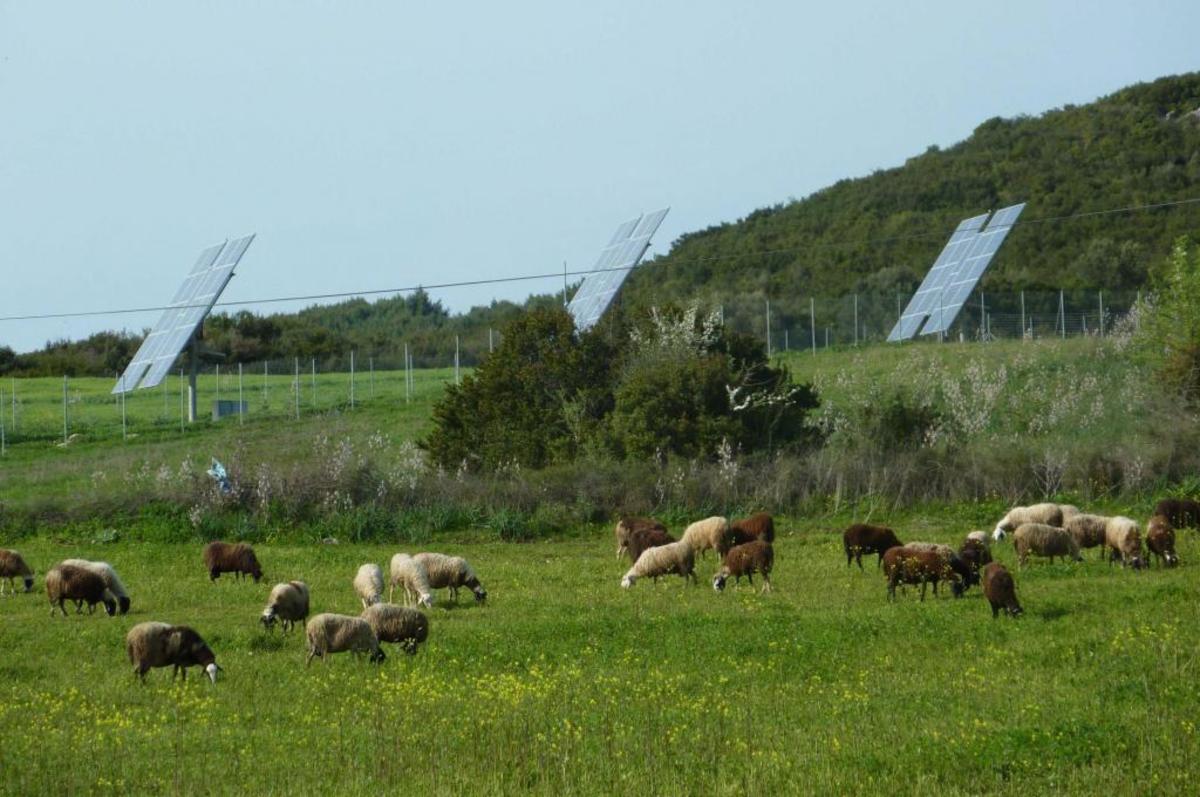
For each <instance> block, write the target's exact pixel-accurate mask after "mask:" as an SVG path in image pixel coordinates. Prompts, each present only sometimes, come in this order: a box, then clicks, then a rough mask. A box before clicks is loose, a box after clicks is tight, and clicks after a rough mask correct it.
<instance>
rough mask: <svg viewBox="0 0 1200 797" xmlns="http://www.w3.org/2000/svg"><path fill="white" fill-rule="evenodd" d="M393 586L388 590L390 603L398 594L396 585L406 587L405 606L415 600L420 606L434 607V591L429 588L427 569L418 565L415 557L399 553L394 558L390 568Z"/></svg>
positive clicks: (390, 578)
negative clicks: (393, 596)
mask: <svg viewBox="0 0 1200 797" xmlns="http://www.w3.org/2000/svg"><path fill="white" fill-rule="evenodd" d="M388 571H389V580H390V582H391V586H390V587H389V588H388V603H391V602H392V595H393V594H395V592H396V585H397V584H399V585H400V586H402V587H404V605H405V606H407V605H408V604H409V603H410V602H412V600H413V599H414V598H415V599H416V602H417V604H418V605H421V606H425V607H428V608H432V607H433V589H432V588H431V587H430V586H429V576H428V574H426V572H425V568H423V567H421V566H420V565H419V564H417V563H416V562H415V561H414V560H413V557H411V556H409V555H408V554H406V553H398V554H396V555H395V556H393V557H392V561H391V563H390V564H389V566H388Z"/></svg>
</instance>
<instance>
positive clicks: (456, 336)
mask: <svg viewBox="0 0 1200 797" xmlns="http://www.w3.org/2000/svg"><path fill="white" fill-rule="evenodd" d="M454 384H456V385H461V384H462V380H460V379H459V378H458V335H455V336H454Z"/></svg>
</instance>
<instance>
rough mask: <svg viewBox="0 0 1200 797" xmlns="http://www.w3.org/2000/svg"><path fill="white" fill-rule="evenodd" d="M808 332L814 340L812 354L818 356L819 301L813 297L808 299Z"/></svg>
mask: <svg viewBox="0 0 1200 797" xmlns="http://www.w3.org/2000/svg"><path fill="white" fill-rule="evenodd" d="M808 332H809V337H810V338H811V339H812V353H813V356H814V357H815V356H816V354H817V300H816V299H814V298H812V297H811V296H810V297H809V299H808Z"/></svg>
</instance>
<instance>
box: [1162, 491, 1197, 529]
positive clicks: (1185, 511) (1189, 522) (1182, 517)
mask: <svg viewBox="0 0 1200 797" xmlns="http://www.w3.org/2000/svg"><path fill="white" fill-rule="evenodd" d="M1154 514H1155V515H1162V516H1163V517H1165V518H1166V519H1167V520H1168V521H1170V523H1171V527H1172V528H1176V529H1200V502H1197V501H1193V500H1192V499H1190V498H1164V499H1162V500H1161V501H1159V502H1158V503H1157V504H1155V505H1154Z"/></svg>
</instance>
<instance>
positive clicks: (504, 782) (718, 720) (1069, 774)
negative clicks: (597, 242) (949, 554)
mask: <svg viewBox="0 0 1200 797" xmlns="http://www.w3.org/2000/svg"><path fill="white" fill-rule="evenodd" d="M973 512H976V513H977V510H974V509H972V508H970V507H964V508H959V509H958V510H955V511H950V510H945V511H943V512H942V513H940V514H929V515H921V514H914V515H912V516H911V517H908V518H907V519H905V520H904V521H903V523H902V524H898V528H899V530H900V532H901V535H902V538H903V539H906V540H909V539H917V538H923V539H931V540H940V541H947V542H951V541H953V542H957V541H958V540H959V539H960V538H961V536H962V534H963V533H964V532H965V531H966V530H967V529H968V528H969V527H970V526H971V525H982V524H983V521H984V520H986V518H983V517H972V513H973ZM781 529H782V530H783V531H782V533H781V535H780V539H779V540H778V542H777V551H778V555H777V569H776V572H775V574H774V578H773V581H774V583H775V591H774V592H773V593H772V594H769V595H759V594H757V593H756V591H755V590H752V589H750V588H748V587H746V586H745V585H743V587H742V588H741V589H740V590H728V591H727V592H726V593H725V594H723V595H717V594H715V593H714V592H713V590H712V589H711V587H710V586H709V584H708V580H709V578H710V576H711V574H712V572H713V571H714V569H715V563H714V560H713V558H712V556H711V555H710V556H709V557H708V558H707V559H705V560H703V561H702V563H701V564H700V565H699V566H698V575H699V576H700V579H701V582H700V585H699V586H697V587H689V586H685V585H684V584H683V583H682V581H681V580H679V579H677V578H674V579H671V580H669V581H666V582H664V583H662V584H659V585H658V586H655V585H654V584H652V583H648V582H647V583H638V584H637V585H635V586H634V588H633V589H632V590H629V591H624V590H622V589H620V588H619V586H618V582H619V580H620V577H621V574H622V572H623V571H624V569H625V568H626V567H627V562H621V563H618V562H616V561H614V559H613V544H612V542H611V538H610V535H609V534H607V533H605V534H603V536H601V535H600V534H599V533H595V534H592V535H590V536H588V537H586V538H584V539H576V540H571V541H559V542H545V543H536V544H530V545H519V546H518V545H504V544H468V545H453V544H441V545H439V546H437V547H440V548H441V549H443V550H446V551H447V552H450V553H461V554H464V555H466V556H467V557H469V559H470V560H471V561H472V563H473V564H474V565H475V567H476V569H477V571H478V572H479V574H480V577H481V578H482V580H483V583H484V585H485V586H486V587H487V589H488V591H489V600H488V603H487V604H486V605H484V606H476V605H475V604H474V602H473V601H472V600H470V599H469V596H468V598H467V599H465V600H463V601H462V602H461V603H460V605H458V606H448V605H441V604H439V605H437V606H435V608H434V609H432V610H430V611H429V616H430V618H431V634H430V639H429V642H428V644H427V645H426V646H425V647H423V649H422V650H421V652H420V653H419V654H418V655H417V656H416V657H412V658H410V657H407V656H404V655H403V654H402V653H401V652H400V651H398V650H389V657H388V660H387V661H386V662H385V663H384V664H383V665H382V666H379V667H375V666H372V665H370V664H368V663H366V662H365V661H356V660H354V659H353V658H352V657H350V656H340V657H337V658H335V659H334V660H333V661H332V662H331V663H329V664H328V665H326V664H321V663H320V662H316V663H314V664H313V666H312V667H309V668H305V666H304V663H303V637H302V634H300V633H299V632H293V634H291V635H290V636H287V637H284V636H282V635H281V634H279V633H278V632H276V633H274V634H268V633H265V632H263V631H262V630H261V628H260V626H259V625H258V622H257V616H258V613H259V612H260V611H261V610H262V607H263V604H264V602H265V599H266V595H267V592H268V591H269V589H270V585H271V584H272V583H274V582H276V581H280V580H286V579H291V578H303V579H305V580H307V581H308V582H309V584H310V585H311V587H312V591H313V610H314V611H339V612H345V613H357V612H358V610H359V606H358V603H357V599H356V597H355V596H354V594H353V592H352V590H351V587H350V580H351V578H352V576H353V573H354V571H355V569H356V568H357V566H358V565H359V564H360V563H362V562H365V561H375V562H379V563H381V564H385V563H386V560H387V558H388V557H389V556H390V555H391V554H392V553H393V552H394V551H395V550H396V549H395V547H394V546H388V547H380V546H365V545H364V546H349V545H341V546H312V547H286V546H260V547H259V555H260V559H261V560H262V562H263V565H264V569H265V571H266V579H265V580H264V582H263V583H261V584H257V585H255V584H253V583H250V582H244V583H238V582H235V581H233V580H231V579H229V578H228V577H222V579H221V580H220V581H218V582H216V583H209V581H208V578H207V574H206V573H205V572H204V569H203V566H202V565H201V563H200V551H199V546H198V545H196V546H191V545H148V544H143V545H134V544H125V543H119V544H116V545H109V546H87V545H71V544H65V543H62V542H57V541H55V540H53V539H49V538H39V539H36V540H26V541H24V542H23V543H22V545H21V548H22V550H23V553H24V554H25V555H26V557H27V558H28V559H29V561H30V562H31V563H32V564H33V565H34V566H35V568H36V569H37V570H38V571H39V573H41V572H44V571H45V569H46V568H47V567H48V566H49V565H50V564H52V563H53V562H55V561H57V560H59V559H62V558H65V557H68V556H86V557H91V558H97V559H105V560H108V561H111V562H113V563H114V564H115V565H116V566H117V568H118V569H119V571H120V572H121V574H122V576H123V578H124V580H125V582H126V585H127V587H128V588H129V590H130V593H131V595H132V597H133V609H132V611H131V613H130V614H129V615H128V616H125V617H117V618H113V619H110V618H107V617H104V616H102V615H97V616H92V617H88V616H86V615H85V616H75V615H72V616H70V617H68V618H66V619H63V618H61V617H59V618H54V619H50V618H49V616H48V608H47V604H46V601H45V597H44V594H42V593H41V592H40V591H38V592H35V593H34V594H31V595H19V596H17V597H5V598H3V599H0V614H2V615H3V621H2V622H0V728H3V729H4V731H3V732H2V733H0V735H2V738H3V743H2V744H0V772H3V773H4V775H3V777H2V778H0V790H3V791H4V792H5V793H12V794H31V793H55V794H72V793H128V794H147V793H156V794H157V793H167V792H171V793H189V794H190V793H226V792H241V793H271V794H285V793H327V792H329V791H331V790H335V789H336V790H338V791H340V792H344V793H354V794H358V793H378V792H379V791H381V790H393V789H396V788H403V789H404V790H405V791H410V790H411V791H413V792H432V791H437V792H442V793H445V792H450V793H467V792H470V793H482V794H496V793H503V794H517V793H531V792H532V793H546V794H551V793H552V794H564V793H569V794H616V793H646V794H697V793H706V794H748V793H749V794H768V793H808V794H817V793H825V794H830V793H837V794H844V793H860V794H879V793H890V794H928V793H931V792H932V793H938V794H979V793H1009V794H1030V793H1040V794H1050V793H1055V794H1059V793H1074V794H1084V793H1088V794H1091V793H1102V792H1110V793H1119V794H1128V793H1156V794H1167V793H1178V794H1184V793H1187V794H1193V793H1195V782H1194V778H1195V774H1196V770H1195V769H1193V767H1195V766H1196V764H1197V756H1198V755H1200V743H1198V739H1197V735H1196V722H1197V717H1198V716H1200V680H1198V679H1197V673H1196V664H1195V651H1196V649H1197V647H1198V646H1200V584H1198V583H1197V579H1196V570H1195V567H1196V562H1198V561H1200V541H1198V539H1197V535H1196V533H1195V532H1186V533H1185V534H1184V535H1183V536H1182V537H1181V544H1180V553H1181V556H1182V558H1183V563H1184V564H1183V566H1182V567H1180V568H1179V569H1177V570H1174V571H1159V570H1154V571H1151V572H1142V573H1134V572H1131V571H1129V572H1122V571H1121V570H1120V568H1110V567H1109V566H1108V565H1106V564H1103V563H1101V562H1100V561H1098V560H1097V559H1096V558H1095V553H1094V552H1091V553H1090V554H1089V555H1088V556H1087V561H1086V562H1085V563H1083V564H1078V565H1058V564H1056V565H1053V566H1050V565H1045V564H1037V565H1034V566H1031V567H1029V568H1027V569H1026V570H1024V571H1022V572H1020V573H1018V574H1017V579H1018V581H1017V584H1018V594H1019V596H1020V598H1021V600H1022V602H1023V604H1024V607H1025V609H1026V614H1025V616H1024V617H1022V618H1020V619H1018V620H1015V621H1014V620H1009V619H1007V618H1003V617H1002V618H1001V619H999V620H995V621H994V620H993V619H992V617H991V612H990V610H989V609H988V607H987V604H986V602H985V601H984V600H983V599H982V597H981V595H980V594H979V592H978V591H977V590H975V589H972V590H971V591H970V592H968V594H967V597H966V598H964V599H962V600H953V599H951V598H948V597H946V596H944V595H943V596H942V597H940V598H937V599H934V598H933V597H932V595H931V596H930V597H929V599H927V600H926V601H925V602H924V603H920V602H919V601H918V600H917V597H916V594H915V592H914V591H913V590H911V589H910V590H909V592H908V594H907V595H904V596H902V597H901V598H900V600H898V601H897V603H895V604H894V605H889V604H888V603H887V601H886V598H885V584H884V581H883V578H882V576H880V575H879V574H878V573H877V572H876V571H875V568H874V566H873V563H872V565H871V566H868V568H867V572H865V573H860V572H859V571H858V569H857V568H854V569H852V570H851V569H847V567H846V565H845V562H844V558H843V557H842V555H841V546H840V538H839V536H838V535H837V533H836V532H835V531H834V530H833V529H832V528H831V527H830V524H829V523H827V522H824V521H822V522H820V523H814V522H810V521H805V520H803V519H801V520H796V521H789V522H784V523H781ZM997 553H998V556H999V558H1000V559H1001V560H1003V561H1007V562H1008V563H1009V564H1010V565H1013V562H1012V559H1013V557H1012V551H1011V548H1010V547H1009V546H1002V547H998V551H997ZM40 588H41V579H40V577H39V580H38V589H39V590H40ZM442 599H443V600H444V596H443V598H442ZM151 619H154V620H164V621H168V622H176V623H188V624H191V625H193V626H194V627H195V628H197V629H198V630H199V631H200V633H201V634H202V635H203V636H205V637H206V639H207V640H208V641H209V643H210V644H211V645H212V647H213V649H214V650H215V651H216V653H217V657H218V661H219V662H220V664H221V665H222V666H223V667H224V668H225V672H224V673H223V674H222V680H220V681H219V683H218V684H217V685H216V686H215V687H213V686H211V685H209V684H208V682H207V681H206V680H204V679H202V678H200V677H198V676H199V672H198V671H193V674H192V677H191V678H189V679H188V681H187V682H186V683H185V684H174V685H173V684H172V683H171V682H170V675H169V670H156V671H152V673H151V675H150V676H149V678H148V682H147V684H146V685H145V686H144V687H143V686H139V685H138V683H137V682H136V679H135V678H134V677H133V676H132V674H131V669H130V667H129V664H128V662H127V661H126V659H125V654H124V649H123V642H122V640H123V637H124V634H125V632H126V631H127V630H128V628H130V627H131V626H132V625H134V624H135V623H138V622H141V621H145V620H151Z"/></svg>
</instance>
